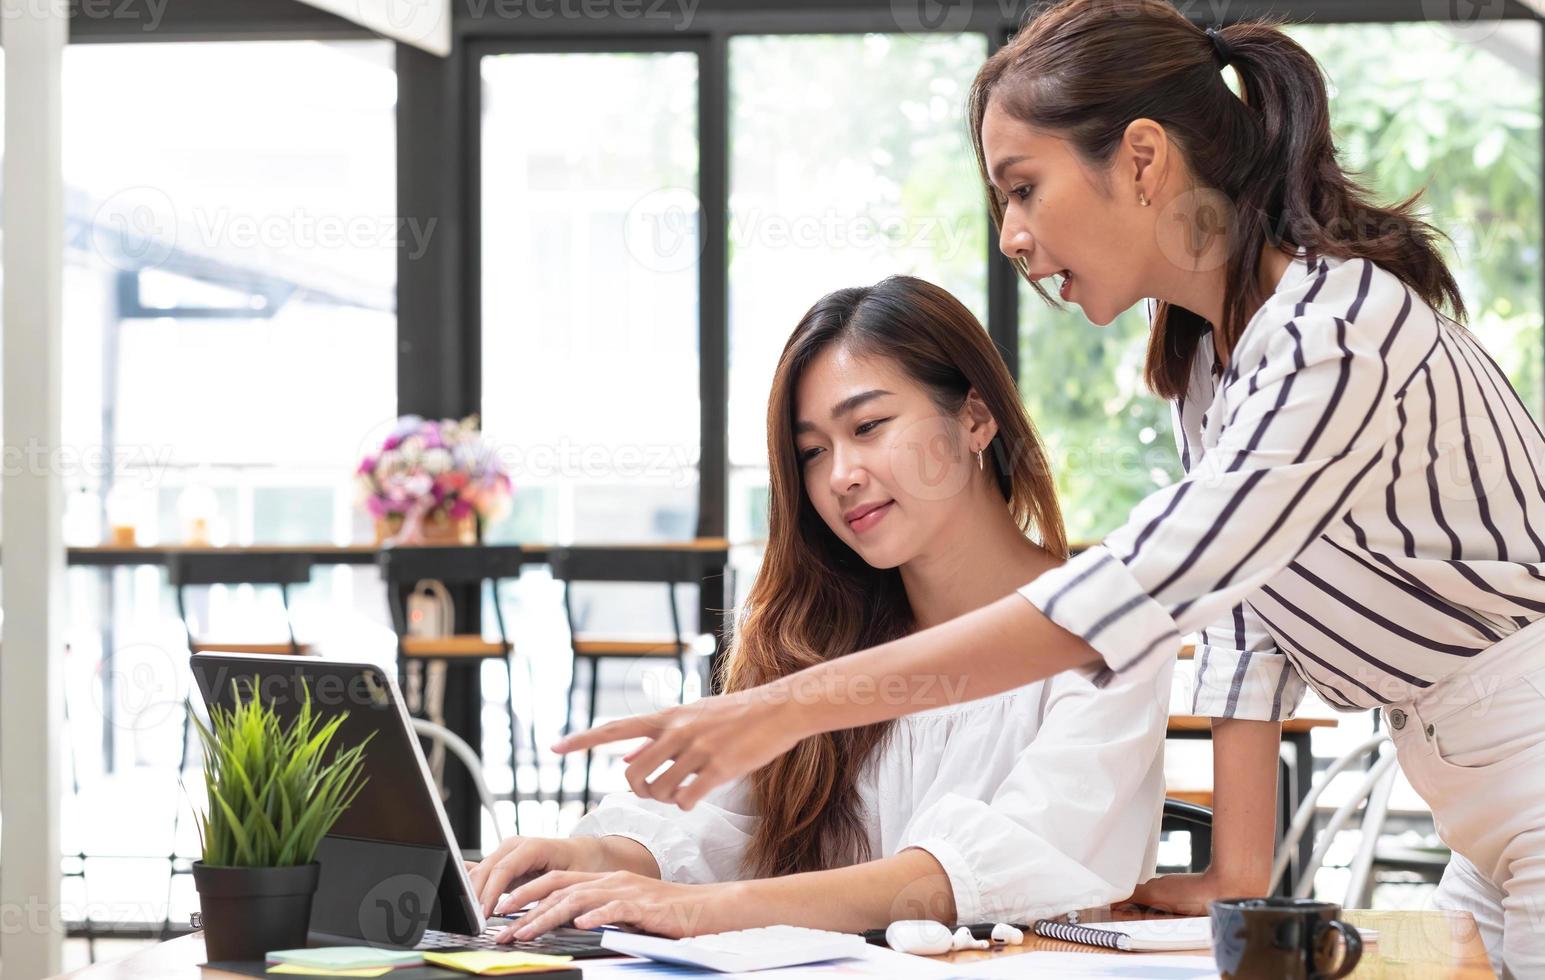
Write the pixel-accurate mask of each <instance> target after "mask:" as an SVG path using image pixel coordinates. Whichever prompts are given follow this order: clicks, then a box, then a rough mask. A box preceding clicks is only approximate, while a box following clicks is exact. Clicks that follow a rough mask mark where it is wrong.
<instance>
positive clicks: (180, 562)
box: [166, 550, 312, 771]
mask: <svg viewBox="0 0 1545 980" xmlns="http://www.w3.org/2000/svg"><path fill="white" fill-rule="evenodd" d="M311 568H312V560H311V557H310V556H309V555H301V554H294V553H282V552H263V551H245V550H243V551H228V552H220V551H176V552H172V553H171V554H169V555H167V558H166V578H167V582H168V583H169V584H170V585H171V587H172V590H173V592H174V593H175V594H176V596H177V616H178V618H179V619H181V620H182V628H183V631H184V632H186V633H187V636H188V651H189V652H190V653H208V652H213V651H219V652H221V653H268V654H289V655H292V656H308V655H310V654H311V653H312V649H311V646H310V645H309V644H306V643H301V642H299V641H298V640H296V639H295V623H294V621H293V620H292V619H291V616H290V589H291V588H292V587H293V586H297V585H304V584H305V583H307V582H309V581H311ZM215 585H253V586H275V587H277V588H278V590H279V602H280V604H281V605H282V606H283V608H284V627H285V632H286V633H287V635H288V637H289V638H288V639H287V640H282V641H278V642H253V641H252V640H249V639H241V640H231V641H222V640H212V639H209V638H208V637H207V636H204V637H201V636H200V635H199V634H200V631H198V630H195V629H194V626H193V623H192V621H191V620H190V619H189V617H188V590H189V589H190V588H194V587H209V586H215ZM206 625H208V624H206ZM192 729H193V717H192V716H191V715H188V714H186V713H185V714H184V716H183V721H182V756H181V757H180V758H179V759H178V763H177V767H178V770H179V771H180V770H181V769H182V768H184V767H185V766H186V765H187V760H188V743H189V742H190V741H191V733H192Z"/></svg>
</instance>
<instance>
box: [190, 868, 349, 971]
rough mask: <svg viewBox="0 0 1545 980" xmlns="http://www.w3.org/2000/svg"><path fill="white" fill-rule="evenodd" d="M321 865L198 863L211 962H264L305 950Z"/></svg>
mask: <svg viewBox="0 0 1545 980" xmlns="http://www.w3.org/2000/svg"><path fill="white" fill-rule="evenodd" d="M321 868H322V866H321V865H320V864H316V863H314V862H313V863H311V864H298V865H295V866H293V867H288V868H216V867H211V866H209V865H206V864H205V863H204V862H202V861H195V862H194V863H193V885H194V887H195V888H197V889H198V897H199V914H200V917H201V918H202V919H203V924H204V951H205V952H206V953H207V954H208V956H209V960H210V962H225V961H229V960H261V959H263V958H264V957H265V956H266V955H267V954H268V953H270V952H272V951H274V950H278V949H300V948H301V947H303V946H305V945H306V930H307V927H308V926H309V925H310V923H311V898H312V896H313V895H315V894H316V890H317V877H318V874H319V872H320V871H321Z"/></svg>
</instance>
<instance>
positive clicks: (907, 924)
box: [885, 919, 1025, 956]
mask: <svg viewBox="0 0 1545 980" xmlns="http://www.w3.org/2000/svg"><path fill="white" fill-rule="evenodd" d="M1024 941H1025V934H1024V932H1022V931H1021V930H1019V929H1016V928H1014V927H1013V926H1011V925H1008V924H1007V923H1003V922H999V923H998V924H996V925H994V926H993V927H992V939H991V940H987V939H977V938H976V937H974V936H972V935H971V929H970V928H969V927H967V926H961V927H960V928H959V929H956V930H955V932H954V933H953V934H951V933H950V930H949V927H948V926H946V925H943V924H942V923H939V922H934V921H932V920H930V919H904V920H902V921H900V922H892V923H891V924H890V925H889V926H887V927H886V929H885V945H887V946H889V947H890V948H891V949H894V950H895V951H896V952H898V953H911V954H913V955H914V956H938V955H939V954H940V953H951V952H955V951H956V950H962V949H988V948H990V947H992V946H994V945H998V946H1020V945H1023V944H1024Z"/></svg>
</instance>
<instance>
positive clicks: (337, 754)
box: [190, 678, 369, 961]
mask: <svg viewBox="0 0 1545 980" xmlns="http://www.w3.org/2000/svg"><path fill="white" fill-rule="evenodd" d="M233 687H234V689H235V707H232V708H226V707H222V706H219V705H216V706H214V707H212V708H211V709H210V718H209V725H208V726H207V727H206V726H205V725H204V723H203V722H202V721H200V720H199V719H198V718H197V717H195V718H194V722H195V724H197V726H198V734H199V741H200V742H201V743H202V745H203V754H204V787H205V790H206V792H207V794H208V801H207V806H206V809H205V812H204V814H203V816H202V818H201V819H200V821H199V838H200V843H201V845H202V850H203V860H201V861H195V862H194V864H193V882H194V886H195V887H196V888H197V889H198V894H199V906H200V915H201V918H202V922H203V929H204V944H205V950H206V952H207V954H208V956H209V959H210V960H211V961H224V960H261V959H263V958H264V956H265V954H267V953H268V952H269V951H270V950H276V949H296V948H299V947H302V946H305V945H306V932H307V926H308V924H309V923H310V921H311V898H312V895H313V894H315V892H316V887H317V876H318V871H319V870H320V865H318V864H317V863H316V852H317V845H318V844H319V843H320V842H321V840H322V837H323V836H324V835H326V834H327V832H328V831H329V830H331V829H332V827H333V824H334V823H336V822H337V820H338V817H339V816H340V815H341V814H342V813H343V811H344V810H345V809H347V808H348V806H349V804H350V803H352V802H353V801H354V798H355V796H357V795H358V794H359V791H360V789H361V788H362V787H363V786H364V785H365V776H364V773H363V771H362V766H363V762H364V750H365V745H364V743H361V744H360V745H356V746H353V747H350V748H336V749H335V747H334V746H333V744H332V743H333V737H334V736H335V735H336V734H337V732H338V726H339V725H341V724H342V723H343V720H344V718H346V717H347V713H346V712H345V713H343V714H339V715H335V716H333V717H332V718H329V719H325V720H324V719H323V718H322V717H321V716H319V715H318V714H316V713H315V712H313V711H312V708H311V696H310V692H309V691H308V690H307V689H306V688H305V686H304V685H302V688H301V692H302V696H301V704H300V710H299V711H298V713H296V715H295V717H294V719H293V720H292V721H291V722H290V723H289V724H285V723H284V722H283V721H282V719H281V718H280V715H279V713H278V711H277V710H276V707H275V706H274V705H272V704H264V703H263V702H262V701H261V700H260V699H259V697H258V696H257V694H256V690H257V687H258V685H257V682H256V678H253V679H252V682H251V683H250V684H242V683H240V682H235V683H233ZM243 688H246V690H247V692H249V693H248V695H247V696H246V697H243ZM190 711H191V706H190ZM365 741H366V742H368V741H369V739H368V738H367V739H366V740H365Z"/></svg>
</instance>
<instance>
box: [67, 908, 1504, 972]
mask: <svg viewBox="0 0 1545 980" xmlns="http://www.w3.org/2000/svg"><path fill="white" fill-rule="evenodd" d="M1102 917H1103V918H1120V916H1119V915H1116V916H1100V915H1086V916H1084V919H1085V921H1090V922H1092V921H1096V920H1098V919H1100V918H1102ZM1346 917H1347V919H1348V920H1349V921H1351V922H1353V923H1354V924H1356V925H1360V926H1365V927H1367V928H1370V929H1377V930H1378V931H1379V941H1378V942H1376V943H1372V944H1370V945H1368V946H1367V947H1366V948H1365V949H1364V950H1363V959H1362V963H1361V964H1359V965H1358V968H1357V969H1356V970H1355V971H1353V973H1352V977H1353V978H1367V980H1374V978H1380V977H1397V976H1398V977H1421V978H1423V980H1479V978H1482V977H1486V978H1493V977H1495V974H1494V973H1492V970H1491V966H1490V964H1489V963H1488V962H1487V959H1486V950H1485V949H1484V948H1483V947H1482V946H1481V940H1480V936H1479V934H1478V933H1477V932H1476V930H1475V920H1474V919H1472V918H1471V917H1470V914H1469V913H1468V912H1356V911H1354V912H1348V913H1347V916H1346ZM1035 950H1047V951H1052V952H1067V953H1088V952H1092V950H1090V948H1089V947H1087V946H1079V945H1076V944H1073V943H1063V942H1057V941H1056V940H1052V939H1042V938H1040V937H1038V936H1037V937H1029V939H1028V941H1027V942H1026V943H1025V945H1023V946H1009V947H1004V948H1003V949H1002V950H998V951H975V950H972V951H967V952H961V953H950V954H948V955H946V956H941V957H937V958H938V959H941V960H948V961H950V962H953V963H965V962H969V961H971V960H978V959H983V958H986V957H992V956H1012V955H1015V954H1016V953H1027V952H1031V951H1035ZM1129 955H1131V956H1134V957H1135V956H1144V955H1147V954H1143V953H1132V954H1129ZM203 960H204V941H203V938H202V937H201V936H199V935H198V934H196V933H195V934H194V935H191V936H184V937H182V938H181V939H173V940H171V941H170V942H165V943H160V944H158V945H156V946H152V947H149V948H147V949H145V950H142V951H141V952H138V953H135V954H134V955H132V956H128V957H125V958H124V959H121V960H117V961H114V962H112V963H99V964H96V965H95V966H89V967H86V968H85V969H81V970H77V971H75V972H73V973H69V974H64V975H63V976H67V977H69V978H70V980H236V978H238V977H240V976H241V975H240V974H236V973H228V972H226V971H224V970H201V969H199V966H198V964H199V963H201V962H203ZM577 965H578V966H579V967H580V968H581V969H583V968H584V963H579V964H577Z"/></svg>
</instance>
